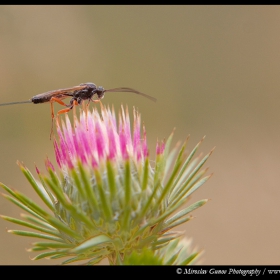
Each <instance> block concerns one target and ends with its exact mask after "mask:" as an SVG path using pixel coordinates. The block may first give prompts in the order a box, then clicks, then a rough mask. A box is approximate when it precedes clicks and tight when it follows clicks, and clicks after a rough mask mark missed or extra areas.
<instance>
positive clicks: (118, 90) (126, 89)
mask: <svg viewBox="0 0 280 280" xmlns="http://www.w3.org/2000/svg"><path fill="white" fill-rule="evenodd" d="M105 92H133V93H136V94H139V95H142V96H144V97H146V98H148V99H150V100H152V101H154V102H156V101H157V99H156V98H154V97H152V96H150V95H148V94H145V93H143V92H140V91H138V90H135V89H133V88H127V87H121V88H112V89H105V90H104V93H105Z"/></svg>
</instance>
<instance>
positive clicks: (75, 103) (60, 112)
mask: <svg viewBox="0 0 280 280" xmlns="http://www.w3.org/2000/svg"><path fill="white" fill-rule="evenodd" d="M75 105H79V103H78V102H77V101H76V100H74V101H73V103H72V105H71V106H70V107H69V108H66V109H63V110H60V111H58V112H57V114H58V115H60V114H64V113H67V112H69V111H70V110H72V109H73V107H74V106H75ZM66 106H68V105H66Z"/></svg>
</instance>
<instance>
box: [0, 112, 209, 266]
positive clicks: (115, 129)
mask: <svg viewBox="0 0 280 280" xmlns="http://www.w3.org/2000/svg"><path fill="white" fill-rule="evenodd" d="M56 123H57V140H54V150H55V155H56V161H57V164H58V166H59V171H58V172H56V171H55V168H54V166H53V164H52V163H51V162H50V161H49V160H48V159H47V160H46V161H45V165H46V169H47V173H48V175H44V174H43V173H42V172H41V171H40V170H39V169H38V168H37V167H36V171H37V174H38V177H39V179H40V180H39V181H37V180H36V179H35V178H34V177H33V175H32V174H31V172H30V171H29V170H28V169H27V168H26V167H25V166H24V165H23V164H21V163H18V164H19V166H20V168H21V170H22V172H23V174H24V175H25V177H26V178H27V180H28V181H29V183H30V184H31V186H32V187H33V188H34V190H35V191H36V192H37V194H38V195H39V197H40V198H41V199H42V201H43V202H44V203H45V204H46V206H47V207H48V208H49V210H50V211H51V212H52V213H53V215H52V214H50V213H49V212H48V211H45V210H43V208H41V207H40V206H39V205H37V204H36V203H35V202H34V201H32V200H31V199H29V198H28V197H26V196H25V195H24V194H22V193H19V192H18V191H15V190H12V189H11V188H9V187H7V186H6V185H4V184H1V185H2V187H3V188H4V189H5V190H6V191H7V192H8V193H9V194H10V195H6V194H5V195H4V196H5V197H6V198H7V199H9V200H10V201H11V202H13V203H15V204H16V205H17V206H19V207H21V208H22V209H24V210H25V211H27V212H28V213H29V215H26V214H25V215H22V217H23V219H24V220H19V219H15V218H11V217H7V216H2V218H4V219H6V220H8V221H10V222H13V223H16V224H20V225H23V226H26V227H29V228H31V229H34V230H37V231H39V232H30V231H22V230H9V232H11V233H14V234H17V235H22V236H28V237H37V238H42V239H45V240H46V241H44V242H36V243H33V247H32V248H31V249H30V251H34V252H35V251H36V252H37V251H42V253H40V254H39V255H37V256H36V257H35V258H34V259H35V260H38V259H42V258H52V259H56V258H64V257H66V258H68V259H67V260H66V261H64V262H63V263H64V264H66V263H71V262H75V261H86V262H87V264H95V263H98V262H100V261H101V260H102V259H105V258H107V259H108V260H109V263H110V264H177V265H184V264H193V263H194V262H195V261H196V260H197V258H198V256H199V254H200V253H199V252H197V251H195V250H192V249H191V248H190V241H189V240H188V239H186V238H185V237H184V233H183V232H179V231H174V230H173V229H174V228H175V227H176V226H178V225H181V224H183V223H185V222H187V221H189V220H190V219H191V218H192V217H191V215H190V213H191V212H192V211H193V210H195V209H197V208H198V207H200V206H202V205H204V204H205V203H206V201H207V200H206V199H203V200H200V201H198V202H195V203H193V204H191V205H189V206H187V207H185V208H183V209H181V210H180V211H179V208H182V206H183V204H184V203H185V202H186V201H187V200H188V198H189V196H190V195H191V194H192V193H193V192H194V191H195V190H197V189H198V188H199V187H200V186H201V185H202V184H204V183H205V182H206V181H207V180H208V179H209V178H210V176H211V175H205V174H206V172H207V169H204V170H201V167H202V166H203V164H204V163H205V162H206V160H207V159H208V157H209V156H210V154H211V153H212V151H211V152H210V153H209V154H207V155H206V156H205V157H204V158H202V159H200V157H197V158H194V155H195V153H196V151H197V149H198V147H199V145H200V144H201V142H202V141H200V142H199V143H198V144H197V145H196V146H195V148H194V149H193V150H192V151H191V152H190V154H189V155H188V156H186V155H185V153H184V152H185V148H186V144H187V141H188V139H187V140H186V141H185V143H184V144H183V145H182V146H181V147H180V145H177V146H176V147H175V148H174V149H172V150H171V151H170V146H171V140H172V137H173V133H172V134H171V135H170V137H169V138H168V139H167V141H166V142H158V143H157V145H156V158H155V161H153V162H154V164H153V162H152V161H150V158H149V150H148V145H147V139H146V131H145V128H144V127H143V131H142V133H141V119H140V114H139V113H138V112H137V111H136V110H135V109H134V111H133V131H131V125H130V117H129V112H128V109H127V108H126V110H124V109H123V107H121V110H120V113H119V118H118V122H117V119H116V116H115V112H114V108H112V109H110V108H109V107H107V108H106V107H102V109H101V112H100V113H99V111H98V110H97V109H93V110H92V111H91V112H89V111H81V112H80V116H79V119H78V117H76V115H74V126H72V125H71V122H70V120H69V118H68V116H67V115H66V116H65V121H63V120H62V121H61V122H60V121H59V120H58V119H57V122H56Z"/></svg>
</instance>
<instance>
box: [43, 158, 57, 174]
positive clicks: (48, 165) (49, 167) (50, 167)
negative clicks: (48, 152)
mask: <svg viewBox="0 0 280 280" xmlns="http://www.w3.org/2000/svg"><path fill="white" fill-rule="evenodd" d="M45 166H46V169H52V171H55V169H54V166H53V165H52V163H51V162H50V160H49V159H48V158H46V160H45Z"/></svg>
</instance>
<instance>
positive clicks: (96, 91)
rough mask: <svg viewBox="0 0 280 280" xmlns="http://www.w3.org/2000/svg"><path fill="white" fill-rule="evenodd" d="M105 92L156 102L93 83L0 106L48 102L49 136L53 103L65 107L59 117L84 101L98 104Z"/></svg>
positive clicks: (150, 97) (126, 88) (121, 88)
mask: <svg viewBox="0 0 280 280" xmlns="http://www.w3.org/2000/svg"><path fill="white" fill-rule="evenodd" d="M106 92H132V93H136V94H139V95H142V96H144V97H146V98H148V99H150V100H152V101H154V102H155V101H156V98H154V97H152V96H150V95H147V94H145V93H142V92H139V91H137V90H135V89H132V88H128V87H120V88H112V89H104V88H103V87H102V86H99V87H97V86H96V85H95V84H93V83H84V84H80V85H79V86H75V87H71V88H64V89H57V90H51V91H47V92H44V93H40V94H37V95H35V96H33V97H32V98H31V99H29V100H26V101H19V102H9V103H2V104H0V106H5V105H14V104H24V103H34V104H39V103H46V102H50V104H51V116H52V129H51V134H52V131H53V119H54V109H53V103H54V102H57V103H59V104H61V105H63V106H65V107H67V108H66V109H62V110H60V111H58V112H57V114H58V115H59V114H63V113H67V112H69V111H70V110H72V109H73V107H74V106H75V105H79V104H81V103H82V102H83V101H85V100H88V104H89V102H90V101H92V102H100V100H101V99H102V98H103V97H104V95H105V93H106ZM67 97H71V99H70V102H69V104H66V103H64V102H63V101H62V100H63V99H64V98H67ZM94 98H95V99H94Z"/></svg>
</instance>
